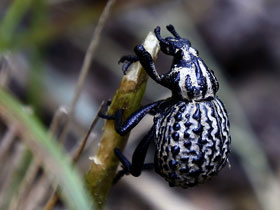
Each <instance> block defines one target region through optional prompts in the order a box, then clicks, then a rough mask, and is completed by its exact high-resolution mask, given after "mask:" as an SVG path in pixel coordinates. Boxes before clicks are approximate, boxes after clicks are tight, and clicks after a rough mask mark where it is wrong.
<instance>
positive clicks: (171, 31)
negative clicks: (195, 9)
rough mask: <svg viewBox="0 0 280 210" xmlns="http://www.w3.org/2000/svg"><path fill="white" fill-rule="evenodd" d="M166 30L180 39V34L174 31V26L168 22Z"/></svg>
mask: <svg viewBox="0 0 280 210" xmlns="http://www.w3.org/2000/svg"><path fill="white" fill-rule="evenodd" d="M166 28H167V30H168V31H169V32H170V33H171V34H172V35H173V36H175V37H176V38H178V39H181V37H180V35H179V34H178V33H177V32H176V30H175V28H174V26H173V25H171V24H169V25H167V26H166Z"/></svg>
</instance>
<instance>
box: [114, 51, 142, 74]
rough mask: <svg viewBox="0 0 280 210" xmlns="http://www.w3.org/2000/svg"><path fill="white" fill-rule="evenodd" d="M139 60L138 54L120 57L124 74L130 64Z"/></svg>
mask: <svg viewBox="0 0 280 210" xmlns="http://www.w3.org/2000/svg"><path fill="white" fill-rule="evenodd" d="M138 60H139V59H138V57H137V56H136V55H125V56H122V57H121V58H120V60H119V62H118V63H123V66H122V71H123V73H124V74H126V72H127V70H128V68H129V66H130V65H131V64H132V63H134V62H136V61H138Z"/></svg>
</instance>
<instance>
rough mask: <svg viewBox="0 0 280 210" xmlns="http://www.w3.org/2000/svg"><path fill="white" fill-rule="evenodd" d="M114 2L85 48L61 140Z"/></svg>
mask: <svg viewBox="0 0 280 210" xmlns="http://www.w3.org/2000/svg"><path fill="white" fill-rule="evenodd" d="M114 3H115V0H109V1H108V2H107V4H106V5H105V8H104V10H103V12H102V14H101V16H100V18H99V20H98V23H97V25H96V28H95V30H94V33H93V36H92V39H91V42H90V44H89V47H88V49H87V52H86V55H85V58H84V62H83V65H82V69H81V72H80V76H79V79H78V82H77V86H76V89H75V93H74V97H73V98H72V102H71V104H70V108H69V118H68V120H67V121H66V124H65V127H64V129H63V131H62V133H61V135H60V137H59V139H60V141H61V142H64V141H65V140H64V139H65V138H66V135H67V133H68V130H69V128H70V124H71V120H72V117H73V113H74V110H75V107H76V104H77V102H78V100H79V97H80V95H81V92H82V89H83V86H84V84H85V80H86V77H87V75H88V72H89V68H90V66H91V63H92V59H93V57H94V55H95V51H96V48H97V45H98V43H99V40H100V36H101V33H102V30H103V28H104V25H105V22H106V20H107V19H108V17H109V15H110V11H111V9H112V7H113V5H114Z"/></svg>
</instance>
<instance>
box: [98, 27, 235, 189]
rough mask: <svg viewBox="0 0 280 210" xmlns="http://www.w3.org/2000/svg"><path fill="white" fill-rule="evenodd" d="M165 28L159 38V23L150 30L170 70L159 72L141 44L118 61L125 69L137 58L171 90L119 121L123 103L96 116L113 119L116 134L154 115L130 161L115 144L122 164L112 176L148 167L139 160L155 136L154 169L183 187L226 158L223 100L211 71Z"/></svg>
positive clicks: (136, 172) (184, 41)
mask: <svg viewBox="0 0 280 210" xmlns="http://www.w3.org/2000/svg"><path fill="white" fill-rule="evenodd" d="M166 28H167V30H168V31H169V32H170V33H171V34H172V35H173V36H172V37H166V38H162V37H161V35H160V27H159V26H158V27H156V28H155V29H154V33H155V36H156V37H157V39H158V41H159V45H160V50H161V51H162V52H163V53H164V54H166V55H169V56H173V63H172V66H171V68H170V70H169V72H167V73H165V74H161V75H160V74H158V72H157V71H156V68H155V64H154V61H153V59H152V57H151V55H150V54H149V52H147V51H146V50H145V48H144V47H143V45H141V44H140V45H137V46H136V47H135V49H134V51H135V54H136V56H131V55H129V56H123V57H122V58H121V59H120V62H121V63H123V72H124V73H126V72H127V71H128V69H129V66H130V65H131V64H132V63H133V62H136V61H139V62H140V63H141V65H142V66H143V68H144V69H145V71H146V72H147V74H148V75H149V76H150V77H151V78H152V79H153V80H154V81H156V82H157V83H158V84H159V85H162V86H164V87H166V88H168V89H170V90H171V92H172V96H171V97H169V98H167V99H164V100H159V101H156V102H153V103H151V104H148V105H145V106H143V107H141V108H140V109H139V110H137V111H136V112H134V113H133V114H132V115H131V116H130V117H128V119H127V120H126V121H124V122H123V121H122V114H123V112H124V110H123V109H120V110H118V111H117V112H116V113H115V114H114V115H111V116H108V115H105V114H100V116H101V117H103V118H107V119H113V120H115V129H116V131H117V132H118V133H119V134H120V135H126V134H127V133H128V132H129V131H130V130H131V129H133V128H134V127H135V126H136V125H137V124H138V123H139V122H140V121H141V120H142V119H143V117H144V116H145V115H147V114H151V115H153V116H154V123H153V126H152V128H151V129H150V131H149V132H148V133H147V134H146V135H145V136H144V138H143V139H142V140H141V141H140V143H139V144H138V146H137V147H136V149H135V151H134V153H133V156H132V161H131V162H130V161H129V160H128V159H127V158H126V157H125V156H124V155H123V154H122V152H121V151H120V150H119V149H118V148H116V149H115V154H116V156H117V157H118V159H119V160H120V162H121V163H122V167H123V170H121V171H120V172H119V173H118V175H117V176H116V180H118V179H119V178H120V177H121V176H123V175H124V174H131V175H133V176H136V177H137V176H140V174H141V171H142V170H143V169H146V168H150V167H151V164H145V163H144V161H145V156H146V153H147V150H148V147H149V145H150V142H151V141H152V140H154V141H155V145H156V149H155V156H154V164H153V167H154V169H155V171H156V172H157V173H158V174H159V175H161V176H162V177H164V178H165V180H166V181H167V182H168V183H169V185H170V186H180V187H183V188H188V187H191V186H194V185H197V184H198V183H204V182H205V181H207V180H209V179H210V178H211V177H213V176H214V175H216V174H217V173H218V172H219V171H220V170H221V169H222V168H223V167H224V165H225V164H226V163H227V161H228V156H229V153H230V142H231V136H230V132H229V130H230V124H229V119H228V114H227V111H226V109H225V106H224V104H223V103H222V101H221V100H220V99H219V98H218V97H217V96H216V93H217V91H218V89H219V83H218V81H217V78H216V77H215V75H214V72H213V71H212V70H211V69H209V68H208V67H207V65H206V64H205V63H204V61H203V60H202V59H201V58H200V57H199V56H198V51H197V50H196V49H195V48H193V47H192V46H191V43H190V41H189V40H187V39H184V38H182V37H181V36H180V35H179V34H178V33H177V32H176V30H175V28H174V27H173V25H167V26H166Z"/></svg>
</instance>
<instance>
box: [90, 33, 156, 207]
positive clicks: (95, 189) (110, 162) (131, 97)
mask: <svg viewBox="0 0 280 210" xmlns="http://www.w3.org/2000/svg"><path fill="white" fill-rule="evenodd" d="M144 47H145V48H146V50H147V51H148V52H149V53H150V54H151V55H152V57H153V59H155V58H156V57H157V54H158V51H159V44H158V40H157V39H156V37H155V36H154V34H153V33H149V34H148V36H147V37H146V39H145V41H144ZM147 79H148V77H147V74H146V72H145V71H144V69H143V68H142V66H141V65H140V63H139V62H136V63H133V64H132V66H131V68H130V71H129V72H128V73H127V75H125V76H124V77H123V79H122V81H121V84H120V87H119V89H118V90H117V91H116V93H115V95H114V97H113V100H112V103H111V105H110V107H109V110H108V114H113V113H115V112H116V111H117V110H119V109H120V108H123V109H125V112H124V119H126V118H127V117H128V116H129V115H130V114H131V113H133V112H134V111H136V110H137V109H138V108H139V107H140V103H141V100H142V97H143V95H144V91H145V87H146V83H147ZM103 130H104V131H103V134H102V137H101V142H100V146H99V148H98V151H97V154H96V155H95V156H94V157H93V162H92V164H91V166H90V168H89V171H88V172H87V173H86V175H85V179H86V184H87V187H88V189H89V191H90V193H91V195H92V197H93V199H94V200H95V203H96V205H97V208H98V209H102V208H103V206H104V203H105V201H106V199H107V196H108V193H109V191H110V188H111V185H112V181H113V178H114V176H115V172H116V169H117V166H118V163H119V162H118V159H117V158H116V157H115V155H114V149H115V148H119V149H121V150H123V148H124V146H125V144H126V142H127V138H128V135H126V136H120V135H119V134H117V133H116V132H115V126H114V121H113V120H106V121H105V124H104V127H103Z"/></svg>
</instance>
